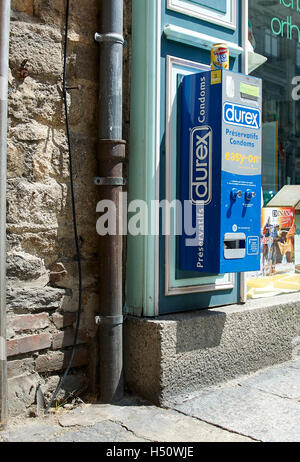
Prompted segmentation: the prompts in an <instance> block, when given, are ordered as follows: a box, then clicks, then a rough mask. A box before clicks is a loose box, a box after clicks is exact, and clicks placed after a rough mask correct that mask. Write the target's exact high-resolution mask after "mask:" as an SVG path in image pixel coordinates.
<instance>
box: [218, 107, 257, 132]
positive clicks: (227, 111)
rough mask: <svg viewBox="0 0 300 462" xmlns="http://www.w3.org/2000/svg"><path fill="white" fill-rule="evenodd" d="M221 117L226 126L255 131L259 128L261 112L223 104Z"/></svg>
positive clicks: (251, 108)
mask: <svg viewBox="0 0 300 462" xmlns="http://www.w3.org/2000/svg"><path fill="white" fill-rule="evenodd" d="M223 117H224V121H225V122H226V123H227V124H231V125H239V126H240V127H247V128H255V129H257V130H258V129H259V128H260V127H261V112H260V110H259V109H255V108H253V107H247V106H241V105H239V104H234V103H225V104H224V107H223Z"/></svg>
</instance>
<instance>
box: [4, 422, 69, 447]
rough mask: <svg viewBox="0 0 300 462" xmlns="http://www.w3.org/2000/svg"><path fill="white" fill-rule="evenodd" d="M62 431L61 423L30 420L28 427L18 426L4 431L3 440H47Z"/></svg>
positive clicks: (20, 441)
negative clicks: (50, 423) (43, 422)
mask: <svg viewBox="0 0 300 462" xmlns="http://www.w3.org/2000/svg"><path fill="white" fill-rule="evenodd" d="M60 433H61V429H60V428H59V425H55V424H53V425H49V424H41V422H39V423H32V422H28V424H27V425H26V427H25V428H24V427H22V426H16V427H15V428H14V429H13V430H8V431H5V432H3V433H2V435H1V436H2V441H4V442H11V443H30V442H41V443H42V442H45V441H49V440H51V439H52V438H55V437H56V436H57V435H59V434H60Z"/></svg>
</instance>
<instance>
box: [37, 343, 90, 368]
mask: <svg viewBox="0 0 300 462" xmlns="http://www.w3.org/2000/svg"><path fill="white" fill-rule="evenodd" d="M70 356H71V351H70V350H68V351H52V352H51V351H49V352H48V353H47V354H46V355H40V356H38V357H37V358H36V360H35V370H36V372H40V373H41V372H52V371H59V370H62V369H65V368H66V367H67V366H68V363H69V360H70ZM88 363H89V355H88V349H87V348H80V349H79V348H77V349H76V351H75V355H74V358H73V361H72V368H73V367H81V366H86V365H87V364H88Z"/></svg>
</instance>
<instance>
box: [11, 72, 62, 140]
mask: <svg viewBox="0 0 300 462" xmlns="http://www.w3.org/2000/svg"><path fill="white" fill-rule="evenodd" d="M8 108H9V116H10V117H13V119H14V124H15V123H16V122H17V121H18V122H19V123H20V124H21V125H22V127H24V124H27V127H28V134H26V132H24V128H23V129H18V128H17V129H16V127H12V128H11V133H12V134H14V135H15V136H16V137H18V139H25V140H27V139H28V138H29V137H30V138H34V140H36V137H37V136H38V137H39V139H45V138H44V137H45V132H44V128H43V126H45V125H51V126H52V125H54V126H62V125H63V124H64V110H63V102H62V93H61V89H60V87H59V85H58V84H56V83H55V84H51V83H49V82H48V83H43V82H39V81H37V80H35V79H33V78H32V77H30V76H28V77H26V79H25V80H23V82H22V83H21V84H20V81H19V79H18V76H17V75H16V77H15V78H12V79H11V82H10V86H9V98H8ZM33 120H35V121H36V122H37V123H39V124H41V125H42V127H39V125H37V124H34V127H36V129H37V135H34V133H32V130H31V127H32V124H30V122H32V121H33ZM46 136H47V133H46ZM46 139H47V138H46ZM34 140H29V141H34Z"/></svg>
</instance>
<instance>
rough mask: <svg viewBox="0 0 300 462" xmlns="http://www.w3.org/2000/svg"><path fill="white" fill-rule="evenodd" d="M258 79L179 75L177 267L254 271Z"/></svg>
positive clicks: (216, 73) (258, 178)
mask: <svg viewBox="0 0 300 462" xmlns="http://www.w3.org/2000/svg"><path fill="white" fill-rule="evenodd" d="M261 106H262V83H261V80H260V79H257V78H254V77H251V76H247V75H243V74H238V73H235V72H232V71H228V70H225V69H224V70H217V71H209V72H202V73H199V74H193V75H190V76H187V77H184V78H183V82H182V107H181V111H182V112H181V156H180V157H181V159H180V163H181V169H180V200H181V202H182V204H184V205H185V207H184V214H183V223H182V225H183V226H182V229H183V233H182V235H181V236H180V238H179V239H180V268H181V269H182V270H187V271H195V272H202V273H215V274H219V273H222V274H223V273H234V272H245V271H256V270H259V269H260V217H261V157H262V151H261V146H262V111H261Z"/></svg>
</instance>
